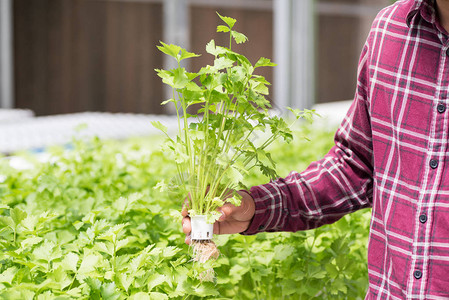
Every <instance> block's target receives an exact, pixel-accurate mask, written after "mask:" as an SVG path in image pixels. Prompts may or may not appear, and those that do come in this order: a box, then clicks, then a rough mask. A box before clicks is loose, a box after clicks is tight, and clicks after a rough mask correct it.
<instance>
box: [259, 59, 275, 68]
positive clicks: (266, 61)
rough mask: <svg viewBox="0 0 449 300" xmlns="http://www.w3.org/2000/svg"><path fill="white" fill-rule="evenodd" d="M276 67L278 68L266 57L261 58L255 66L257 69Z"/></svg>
mask: <svg viewBox="0 0 449 300" xmlns="http://www.w3.org/2000/svg"><path fill="white" fill-rule="evenodd" d="M274 66H276V64H275V63H273V62H271V60H270V59H269V58H265V57H261V58H259V60H258V61H257V62H256V64H255V65H254V67H255V68H258V67H274Z"/></svg>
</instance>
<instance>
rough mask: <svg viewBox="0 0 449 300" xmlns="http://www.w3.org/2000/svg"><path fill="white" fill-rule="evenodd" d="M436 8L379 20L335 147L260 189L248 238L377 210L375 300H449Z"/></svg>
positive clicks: (445, 101)
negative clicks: (359, 212) (256, 234)
mask: <svg viewBox="0 0 449 300" xmlns="http://www.w3.org/2000/svg"><path fill="white" fill-rule="evenodd" d="M434 7H435V4H434V0H402V1H398V2H396V3H395V4H393V5H392V6H390V7H387V8H385V9H383V10H382V11H381V12H380V13H379V14H378V16H377V17H376V19H375V21H374V23H373V26H372V29H371V31H370V34H369V36H368V39H367V42H366V44H365V46H364V49H363V51H362V55H361V58H360V62H359V68H358V82H357V88H356V93H355V98H354V101H353V104H352V106H351V108H350V110H349V111H348V113H347V115H346V117H345V119H344V120H343V122H342V125H341V126H340V128H339V129H338V131H337V133H336V135H335V146H334V147H333V148H332V149H331V150H330V152H329V153H328V154H327V155H326V156H325V157H324V158H323V159H322V160H320V161H317V162H314V163H312V164H311V165H310V166H309V167H308V168H307V169H306V170H305V171H304V172H302V173H301V174H298V173H297V172H292V173H290V174H289V175H288V176H287V177H286V178H281V179H278V180H276V181H273V182H270V183H268V184H265V185H260V186H256V187H253V188H251V191H250V192H251V195H252V196H253V198H254V200H255V203H256V214H255V216H254V219H253V221H252V223H251V225H250V227H249V228H248V230H247V231H246V232H245V234H253V233H256V232H260V231H297V230H305V229H310V228H315V227H318V226H321V225H323V224H328V223H332V222H335V221H337V220H338V219H339V218H341V217H342V216H343V215H345V214H347V213H350V212H353V211H355V210H358V209H361V208H365V207H372V220H371V230H370V239H369V245H368V269H369V289H368V292H367V296H366V299H449V168H448V167H447V165H448V164H449V151H448V146H449V143H448V141H449V137H448V134H449V109H447V107H448V105H449V49H448V48H449V40H448V34H447V33H446V31H445V30H444V29H443V28H442V27H441V25H440V24H439V23H438V21H437V20H436V12H435V8H434Z"/></svg>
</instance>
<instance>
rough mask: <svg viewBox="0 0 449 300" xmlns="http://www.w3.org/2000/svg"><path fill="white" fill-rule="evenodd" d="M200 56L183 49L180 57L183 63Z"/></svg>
mask: <svg viewBox="0 0 449 300" xmlns="http://www.w3.org/2000/svg"><path fill="white" fill-rule="evenodd" d="M198 56H201V54H195V53H193V52H188V51H186V50H185V49H181V56H180V58H179V60H180V61H181V60H183V59H186V58H191V57H198Z"/></svg>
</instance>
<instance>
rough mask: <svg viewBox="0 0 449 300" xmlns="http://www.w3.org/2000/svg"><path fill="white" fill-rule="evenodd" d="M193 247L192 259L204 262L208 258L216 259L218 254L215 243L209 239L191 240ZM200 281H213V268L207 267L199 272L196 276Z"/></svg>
mask: <svg viewBox="0 0 449 300" xmlns="http://www.w3.org/2000/svg"><path fill="white" fill-rule="evenodd" d="M191 246H192V248H193V261H194V262H198V263H200V264H204V263H206V262H208V261H209V260H211V259H212V260H216V259H217V258H218V256H219V255H220V252H219V251H218V248H217V245H215V243H214V242H213V241H211V240H198V241H196V240H193V241H192V244H191ZM198 277H199V278H198V279H199V280H201V281H214V278H215V272H214V269H212V268H211V269H208V270H206V271H203V272H201V274H199V276H198Z"/></svg>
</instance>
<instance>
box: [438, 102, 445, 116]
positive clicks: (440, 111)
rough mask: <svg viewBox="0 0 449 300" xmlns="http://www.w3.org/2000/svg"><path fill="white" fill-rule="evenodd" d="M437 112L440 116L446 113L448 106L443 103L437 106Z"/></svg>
mask: <svg viewBox="0 0 449 300" xmlns="http://www.w3.org/2000/svg"><path fill="white" fill-rule="evenodd" d="M437 111H438V112H439V113H440V114H442V113H444V112H445V111H446V105H444V104H442V103H440V104H438V105H437Z"/></svg>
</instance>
